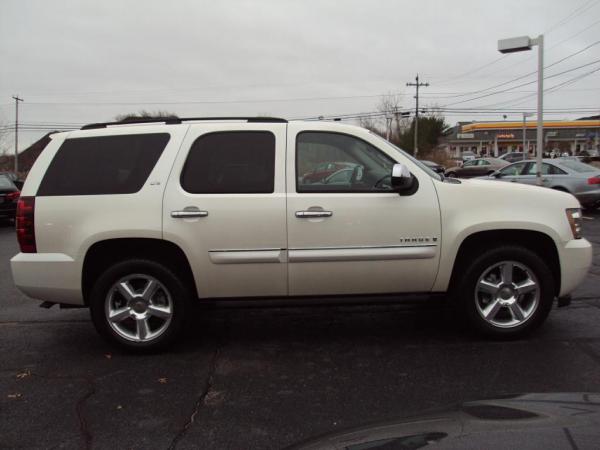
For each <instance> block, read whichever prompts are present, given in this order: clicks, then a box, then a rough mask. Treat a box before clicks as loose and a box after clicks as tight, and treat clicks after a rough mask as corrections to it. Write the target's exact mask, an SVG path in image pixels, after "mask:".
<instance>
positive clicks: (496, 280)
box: [475, 261, 540, 328]
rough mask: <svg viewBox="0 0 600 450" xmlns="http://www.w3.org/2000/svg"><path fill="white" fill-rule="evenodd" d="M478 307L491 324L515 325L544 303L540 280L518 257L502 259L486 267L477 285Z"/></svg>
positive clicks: (521, 322)
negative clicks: (516, 258) (517, 259)
mask: <svg viewBox="0 0 600 450" xmlns="http://www.w3.org/2000/svg"><path fill="white" fill-rule="evenodd" d="M475 303H476V306H477V311H478V312H479V314H480V315H481V317H483V319H484V320H485V321H486V322H488V323H489V324H491V325H493V326H495V327H498V328H514V327H516V326H519V325H521V324H523V323H524V322H526V321H527V320H529V319H530V318H531V317H532V316H533V313H534V312H535V310H536V309H537V307H538V305H539V303H540V283H539V282H538V279H537V278H536V276H535V274H534V273H533V271H532V270H531V269H530V268H529V267H527V266H525V265H524V264H521V263H518V262H516V261H502V262H499V263H496V264H494V265H492V266H490V267H488V268H487V269H486V270H484V271H483V275H481V276H480V277H479V279H478V280H477V284H476V285H475Z"/></svg>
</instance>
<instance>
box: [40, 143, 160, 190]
mask: <svg viewBox="0 0 600 450" xmlns="http://www.w3.org/2000/svg"><path fill="white" fill-rule="evenodd" d="M169 138H170V135H169V134H168V133H153V134H130V135H119V136H98V137H89V138H74V139H67V140H65V142H63V144H62V145H61V146H60V148H59V149H58V151H57V152H56V155H55V156H54V159H53V160H52V162H51V163H50V166H49V167H48V170H47V171H46V174H45V175H44V178H43V179H42V182H41V184H40V188H39V189H38V193H37V195H38V196H56V195H102V194H132V193H134V192H137V191H139V190H140V189H141V188H142V186H143V185H144V183H145V182H146V179H147V178H148V176H149V175H150V172H151V171H152V169H153V168H154V165H155V164H156V161H158V158H159V157H160V155H161V154H162V152H163V150H164V148H165V147H166V145H167V143H168V142H169Z"/></svg>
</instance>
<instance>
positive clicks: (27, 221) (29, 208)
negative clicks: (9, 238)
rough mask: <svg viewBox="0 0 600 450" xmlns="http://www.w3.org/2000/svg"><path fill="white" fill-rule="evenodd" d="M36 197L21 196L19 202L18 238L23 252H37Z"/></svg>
mask: <svg viewBox="0 0 600 450" xmlns="http://www.w3.org/2000/svg"><path fill="white" fill-rule="evenodd" d="M34 216H35V197H21V198H19V202H18V203H17V216H16V218H17V240H18V241H19V247H21V252H22V253H36V252H37V248H36V246H35V222H34Z"/></svg>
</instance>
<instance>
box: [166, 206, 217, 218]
mask: <svg viewBox="0 0 600 450" xmlns="http://www.w3.org/2000/svg"><path fill="white" fill-rule="evenodd" d="M206 216H208V211H201V210H199V209H187V208H186V209H184V210H181V211H171V217H173V218H174V219H191V218H194V217H206Z"/></svg>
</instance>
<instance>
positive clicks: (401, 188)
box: [392, 164, 416, 195]
mask: <svg viewBox="0 0 600 450" xmlns="http://www.w3.org/2000/svg"><path fill="white" fill-rule="evenodd" d="M415 185H416V179H415V178H414V177H413V176H412V175H411V173H410V171H409V170H408V167H406V166H405V165H404V164H394V166H393V167H392V189H393V190H394V191H395V192H398V193H399V194H400V195H409V194H411V193H412V191H413V189H414V188H415Z"/></svg>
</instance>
